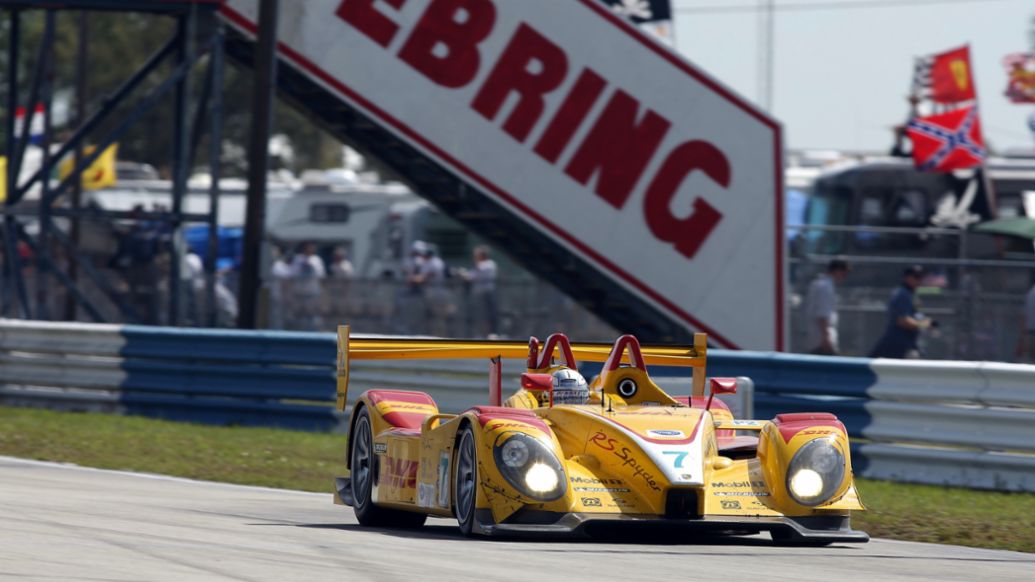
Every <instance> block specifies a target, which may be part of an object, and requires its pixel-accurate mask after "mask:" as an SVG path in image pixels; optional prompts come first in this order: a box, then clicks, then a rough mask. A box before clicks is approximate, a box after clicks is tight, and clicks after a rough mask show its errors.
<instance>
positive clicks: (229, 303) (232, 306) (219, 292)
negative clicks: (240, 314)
mask: <svg viewBox="0 0 1035 582" xmlns="http://www.w3.org/2000/svg"><path fill="white" fill-rule="evenodd" d="M228 262H229V261H228ZM229 271H230V266H229V265H223V266H222V267H221V268H220V269H219V271H218V272H217V273H216V285H215V292H216V326H217V327H234V326H236V325H237V296H236V295H234V293H233V291H231V290H230V288H229V287H227V285H226V276H227V273H229Z"/></svg>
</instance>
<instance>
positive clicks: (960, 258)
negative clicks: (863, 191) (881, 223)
mask: <svg viewBox="0 0 1035 582" xmlns="http://www.w3.org/2000/svg"><path fill="white" fill-rule="evenodd" d="M791 240H792V242H791V244H790V252H791V254H790V257H789V261H788V263H789V265H790V293H789V296H790V298H791V301H790V306H789V307H790V311H791V318H790V321H791V326H790V334H791V335H790V346H791V351H794V352H808V351H809V350H810V346H808V345H807V340H806V335H807V327H808V326H809V325H813V323H812V322H811V321H809V317H808V316H807V315H806V313H805V298H806V295H807V290H808V287H809V284H810V282H811V281H813V280H814V279H815V278H816V276H818V275H819V274H820V273H822V272H823V271H824V270H825V269H826V267H827V265H828V264H829V262H830V261H831V260H832V259H835V258H838V259H842V260H845V261H846V262H847V263H848V264H849V265H850V267H851V270H850V272H849V273H848V275H847V276H846V278H845V279H844V281H843V282H841V283H840V284H838V285H837V295H838V319H839V322H838V323H839V324H838V330H839V339H840V353H841V354H843V355H848V356H867V355H869V354H870V352H871V350H872V349H873V347H874V345H875V344H876V342H877V340H878V338H880V336H881V334H882V333H883V332H884V330H885V328H886V327H887V326H888V324H889V318H888V302H889V299H890V297H891V294H892V292H893V291H894V290H895V289H896V288H897V287H898V286H899V285H900V284H901V279H902V272H903V269H904V268H905V267H908V266H911V265H919V266H921V267H923V268H924V269H925V270H926V274H925V275H924V277H923V280H922V281H921V284H920V287H919V288H918V289H917V290H916V293H915V302H916V307H917V309H918V310H919V311H920V312H922V313H923V314H924V315H925V316H926V317H927V318H929V319H930V320H932V322H934V325H933V326H932V327H931V328H929V329H926V330H924V331H922V332H921V334H920V341H919V344H920V352H921V355H922V357H924V358H927V359H939V360H942V359H956V360H991V361H1002V362H1017V361H1022V358H1021V356H1020V354H1018V353H1017V352H1016V348H1017V346H1018V339H1019V338H1020V335H1021V333H1023V330H1022V326H1023V319H1024V317H1023V316H1024V304H1025V299H1026V295H1027V294H1028V293H1029V291H1030V290H1031V288H1032V285H1033V284H1035V255H1033V253H1032V247H1031V243H1030V242H1029V241H1022V244H1020V246H1018V242H1017V241H1015V240H1011V241H1005V240H1003V239H1002V238H1000V237H991V236H986V235H974V234H973V233H967V232H966V231H961V230H958V229H905V228H895V229H892V228H876V227H829V226H827V227H812V226H809V227H794V228H793V229H792V234H791Z"/></svg>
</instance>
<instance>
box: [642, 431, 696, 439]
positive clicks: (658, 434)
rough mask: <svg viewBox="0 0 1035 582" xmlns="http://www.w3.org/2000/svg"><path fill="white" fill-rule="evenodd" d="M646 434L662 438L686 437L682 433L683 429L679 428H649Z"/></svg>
mask: <svg viewBox="0 0 1035 582" xmlns="http://www.w3.org/2000/svg"><path fill="white" fill-rule="evenodd" d="M647 436H652V437H657V438H663V439H664V438H669V439H683V438H686V435H684V434H683V431H681V430H659V429H651V430H648V431H647Z"/></svg>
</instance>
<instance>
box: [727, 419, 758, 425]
mask: <svg viewBox="0 0 1035 582" xmlns="http://www.w3.org/2000/svg"><path fill="white" fill-rule="evenodd" d="M724 422H729V423H730V424H732V425H733V426H759V425H760V424H762V421H760V420H736V419H734V420H730V421H724Z"/></svg>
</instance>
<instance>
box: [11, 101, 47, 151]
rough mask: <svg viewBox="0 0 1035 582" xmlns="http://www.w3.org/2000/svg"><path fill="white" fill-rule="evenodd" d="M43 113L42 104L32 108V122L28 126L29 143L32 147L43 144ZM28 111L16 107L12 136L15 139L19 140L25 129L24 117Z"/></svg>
mask: <svg viewBox="0 0 1035 582" xmlns="http://www.w3.org/2000/svg"><path fill="white" fill-rule="evenodd" d="M43 111H44V107H43V104H42V103H37V104H36V107H34V108H33V113H34V115H33V116H32V122H31V123H30V124H29V143H31V144H32V145H37V146H38V145H40V144H42V143H43ZM27 114H28V111H27V110H26V109H25V108H24V107H18V108H16V109H15V110H14V135H15V137H18V138H21V137H22V134H23V133H24V129H25V117H26V115H27Z"/></svg>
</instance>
